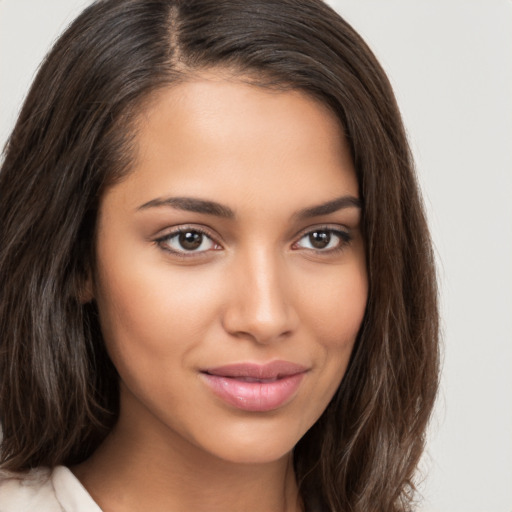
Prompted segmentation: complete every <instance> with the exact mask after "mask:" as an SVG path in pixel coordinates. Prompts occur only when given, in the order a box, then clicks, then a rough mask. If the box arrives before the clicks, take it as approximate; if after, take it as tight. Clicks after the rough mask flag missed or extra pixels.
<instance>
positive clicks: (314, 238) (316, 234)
mask: <svg viewBox="0 0 512 512" xmlns="http://www.w3.org/2000/svg"><path fill="white" fill-rule="evenodd" d="M308 236H309V242H310V244H311V246H312V247H314V248H315V249H325V248H326V247H327V246H328V245H329V242H330V241H331V233H329V232H328V231H313V233H310V234H309V235H308Z"/></svg>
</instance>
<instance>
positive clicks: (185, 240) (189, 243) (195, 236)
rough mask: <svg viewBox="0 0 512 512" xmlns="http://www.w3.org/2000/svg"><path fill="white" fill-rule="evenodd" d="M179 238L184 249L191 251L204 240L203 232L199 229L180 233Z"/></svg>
mask: <svg viewBox="0 0 512 512" xmlns="http://www.w3.org/2000/svg"><path fill="white" fill-rule="evenodd" d="M178 240H179V242H180V245H181V247H183V249H187V250H188V251H191V250H193V249H197V248H198V247H199V246H200V245H201V243H202V242H203V234H202V233H198V232H197V231H187V232H185V233H180V235H179V237H178Z"/></svg>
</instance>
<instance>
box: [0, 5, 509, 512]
mask: <svg viewBox="0 0 512 512" xmlns="http://www.w3.org/2000/svg"><path fill="white" fill-rule="evenodd" d="M248 1H250V0H248ZM88 3H89V1H88V0H45V1H43V0H0V144H2V145H3V143H4V141H5V140H6V138H7V136H8V133H9V131H10V130H11V128H12V125H13V123H14V121H15V118H16V114H17V112H18V109H19V107H20V104H21V101H22V99H23V97H24V95H25V94H26V91H27V89H28V86H29V83H30V82H31V79H32V78H33V76H34V72H35V70H36V68H37V66H38V64H39V62H40V61H41V59H42V57H43V55H44V54H45V52H46V51H47V50H48V48H49V46H50V44H51V43H52V41H53V40H54V39H55V37H56V36H57V35H58V34H59V33H60V32H61V31H62V30H63V29H64V27H65V26H66V25H67V24H68V23H69V22H70V21H71V20H72V19H73V17H74V16H75V15H76V14H77V13H78V12H79V11H80V10H81V8H82V7H84V6H85V5H87V4H88ZM330 3H331V4H332V5H333V6H334V7H335V8H337V9H338V10H339V12H340V13H341V14H342V15H343V16H344V17H345V18H346V19H347V20H348V21H349V22H350V23H351V24H352V25H353V26H354V27H355V28H356V29H357V30H358V31H359V32H360V33H361V34H362V35H363V36H364V37H365V38H366V40H367V41H368V43H369V44H370V46H371V47H372V48H373V50H374V51H375V53H376V54H377V56H378V57H379V59H380V60H381V62H382V64H383V66H384V68H385V69H386V71H387V72H388V74H389V76H390V78H391V81H392V83H393V85H394V87H395V91H396V94H397V97H398V101H399V104H400V106H401V109H402V113H403V116H404V120H405V124H406V127H407V129H408V132H409V135H410V140H411V144H412V147H413V150H414V153H415V156H416V160H417V164H418V172H419V177H420V181H421V183H422V186H423V190H424V196H425V200H426V204H427V208H428V212H429V217H430V223H431V226H432V232H433V237H434V241H435V245H436V250H437V253H438V260H439V273H440V281H441V283H440V284H441V300H442V316H443V330H444V345H445V350H444V352H445V357H444V371H443V379H442V388H441V396H440V400H439V403H438V407H437V412H436V416H435V420H434V422H433V424H432V427H431V429H430V436H429V437H430V441H429V449H428V453H427V456H426V457H425V458H424V462H423V465H422V468H423V470H424V471H425V472H426V473H427V475H428V476H427V477H426V479H425V481H424V483H423V485H422V491H423V494H424V497H425V501H424V503H423V505H422V506H421V511H422V512H512V1H511V0H331V1H330Z"/></svg>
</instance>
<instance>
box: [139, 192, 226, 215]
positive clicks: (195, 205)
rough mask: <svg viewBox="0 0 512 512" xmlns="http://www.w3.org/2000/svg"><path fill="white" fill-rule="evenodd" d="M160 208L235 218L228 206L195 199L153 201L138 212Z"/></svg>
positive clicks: (166, 198)
mask: <svg viewBox="0 0 512 512" xmlns="http://www.w3.org/2000/svg"><path fill="white" fill-rule="evenodd" d="M160 206H170V207H172V208H176V209H178V210H185V211H187V212H196V213H206V214H208V215H215V216H216V217H223V218H227V219H233V218H234V217H235V212H234V211H233V210H232V209H231V208H229V207H227V206H224V205H222V204H220V203H216V202H215V201H207V200H205V199H196V198H194V197H165V198H157V199H152V200H151V201H148V202H147V203H144V204H143V205H141V206H139V207H138V208H137V210H146V209H147V208H156V207H160Z"/></svg>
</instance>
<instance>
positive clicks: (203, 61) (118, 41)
mask: <svg viewBox="0 0 512 512" xmlns="http://www.w3.org/2000/svg"><path fill="white" fill-rule="evenodd" d="M209 68H223V69H228V70H229V71H230V72H234V73H235V74H236V75H238V76H240V77H241V78H243V79H244V80H250V81H251V82H252V83H255V84H257V85H260V86H262V87H278V88H284V89H297V90H301V91H304V92H306V93H307V94H309V95H310V96H312V97H315V98H317V99H318V100H320V101H321V102H323V103H324V104H325V105H327V106H328V107H329V108H330V109H332V111H333V112H334V113H335V114H336V115H337V116H338V118H339V120H340V122H341V124H342V126H343V129H344V132H345V136H346V138H347V140H348V143H349V146H350V149H351V153H352V157H353V160H354V163H355V168H356V172H357V178H358V182H359V188H360V194H361V197H362V200H363V221H362V222H363V233H364V237H365V247H366V258H367V266H368V276H369V298H368V304H367V308H366V312H365V317H364V320H363V324H362V326H361V329H360V332H359V335H358V339H357V341H356V345H355V348H354V351H353V354H352V357H351V361H350V364H349V367H348V370H347V372H346V374H345V376H344V378H343V381H342V383H341V386H340V388H339V390H338V391H337V393H336V395H335V396H334V398H333V400H332V402H331V403H330V405H329V406H328V408H327V410H326V411H325V412H324V414H323V415H322V417H321V418H320V419H319V420H318V422H317V423H316V424H315V425H314V426H313V427H312V428H311V429H310V430H309V431H308V432H307V433H306V434H305V436H304V437H303V438H302V439H301V440H300V442H299V443H298V445H297V446H296V449H295V452H294V461H295V470H296V474H297V479H298V482H299V485H300V490H301V494H302V497H303V499H304V502H305V503H306V505H308V504H309V506H313V503H317V504H320V506H323V507H324V508H326V509H328V510H331V511H344V512H349V511H350V512H370V511H372V512H373V511H382V512H398V511H405V510H409V509H410V507H411V503H412V498H413V494H414V474H415V469H416V466H417V464H418V461H419V458H420V456H421V453H422V450H423V447H424V438H425V429H426V425H427V422H428V419H429V417H430V414H431V410H432V406H433V402H434V398H435V394H436V390H437V382H438V364H439V361H438V360H439V353H438V312H437V298H436V296H437V291H436V282H435V272H434V261H433V255H432V248H431V243H430V239H429V234H428V230H427V226H426V222H425V215H424V211H423V207H422V202H421V198H420V195H419V191H418V186H417V183H416V178H415V174H414V169H413V164H412V159H411V156H410V152H409V147H408V144H407V141H406V136H405V133H404V129H403V126H402V122H401V118H400V114H399V110H398V108H397V105H396V102H395V99H394V96H393V93H392V90H391V87H390V85H389V82H388V80H387V78H386V76H385V74H384V72H383V71H382V69H381V67H380V66H379V64H378V62H377V61H376V59H375V57H374V56H373V54H372V53H371V51H370V50H369V49H368V47H367V46H366V44H365V43H364V42H363V41H362V39H361V38H360V37H359V36H358V35H357V33H356V32H355V31H354V30H353V29H352V28H351V27H350V26H349V25H348V24H347V23H346V22H345V21H344V20H343V19H342V18H340V17H339V15H337V14H336V13H335V12H334V11H333V10H332V9H331V8H330V7H328V6H327V5H326V4H324V3H322V2H321V1H320V0H251V1H247V0H103V1H97V2H95V3H94V4H93V5H92V6H90V7H89V8H87V9H86V10H85V11H84V12H83V13H82V14H81V15H80V16H79V17H78V18H77V20H76V21H75V22H74V23H73V24H72V25H71V26H70V27H69V28H68V30H67V31H66V32H65V33H64V35H63V36H62V37H61V38H60V39H59V40H58V41H57V43H56V44H55V46H54V48H53V49H52V51H51V52H50V54H49V55H48V57H47V58H46V60H45V62H44V63H43V65H42V67H41V69H40V71H39V73H38V75H37V77H36V79H35V81H34V83H33V86H32V88H31V90H30V93H29V95H28V97H27V99H26V101H25V104H24V106H23V109H22V111H21V114H20V116H19V119H18V122H17V124H16V126H15V128H14V131H13V133H12V135H11V137H10V139H9V141H8V143H7V145H6V148H5V152H4V162H3V165H2V168H1V171H0V195H1V196H0V197H1V199H0V336H1V341H0V343H1V344H0V421H1V424H2V428H3V441H2V444H1V457H0V460H1V465H2V467H3V468H5V469H11V470H15V471H20V470H25V469H28V468H31V467H35V466H39V465H48V466H54V465H57V464H67V465H71V464H76V463H79V462H81V461H83V460H84V459H86V458H87V457H88V456H89V455H90V454H91V453H92V452H93V451H94V450H95V449H96V448H97V446H98V445H99V444H100V443H101V442H102V440H103V439H104V437H105V436H106V434H107V433H108V432H109V430H110V429H111V428H112V426H113V424H114V423H115V421H116V418H117V415H118V400H119V396H118V395H119V389H118V376H117V373H116V370H115V368H114V367H113V365H112V363H111V362H110V360H109V358H108V356H107V354H106V351H105V348H104V343H103V339H102V335H101V331H100V328H99V324H98V318H97V311H96V308H95V305H94V303H92V304H85V305H84V304H82V303H81V301H80V297H81V287H82V285H83V281H84V276H86V275H87V274H88V273H89V272H90V271H91V268H93V267H94V233H95V223H96V214H97V208H98V204H99V201H100V200H101V195H102V192H103V191H104V190H105V187H108V186H110V185H112V184H113V183H115V182H116V181H118V180H120V179H122V177H123V175H125V174H126V173H128V172H129V171H130V159H131V156H133V154H134V147H133V144H134V143H133V140H134V135H135V131H136V130H135V126H136V123H135V121H136V118H137V115H138V114H139V113H140V111H141V110H142V109H143V108H144V104H145V101H146V100H147V99H148V98H149V97H150V95H151V94H152V93H154V92H155V91H156V90H157V89H159V88H162V87H165V86H167V85H169V84H172V83H175V82H176V81H179V80H186V79H190V77H191V76H193V74H194V73H195V72H197V71H201V70H204V69H209ZM342 307H343V304H340V308H342Z"/></svg>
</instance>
